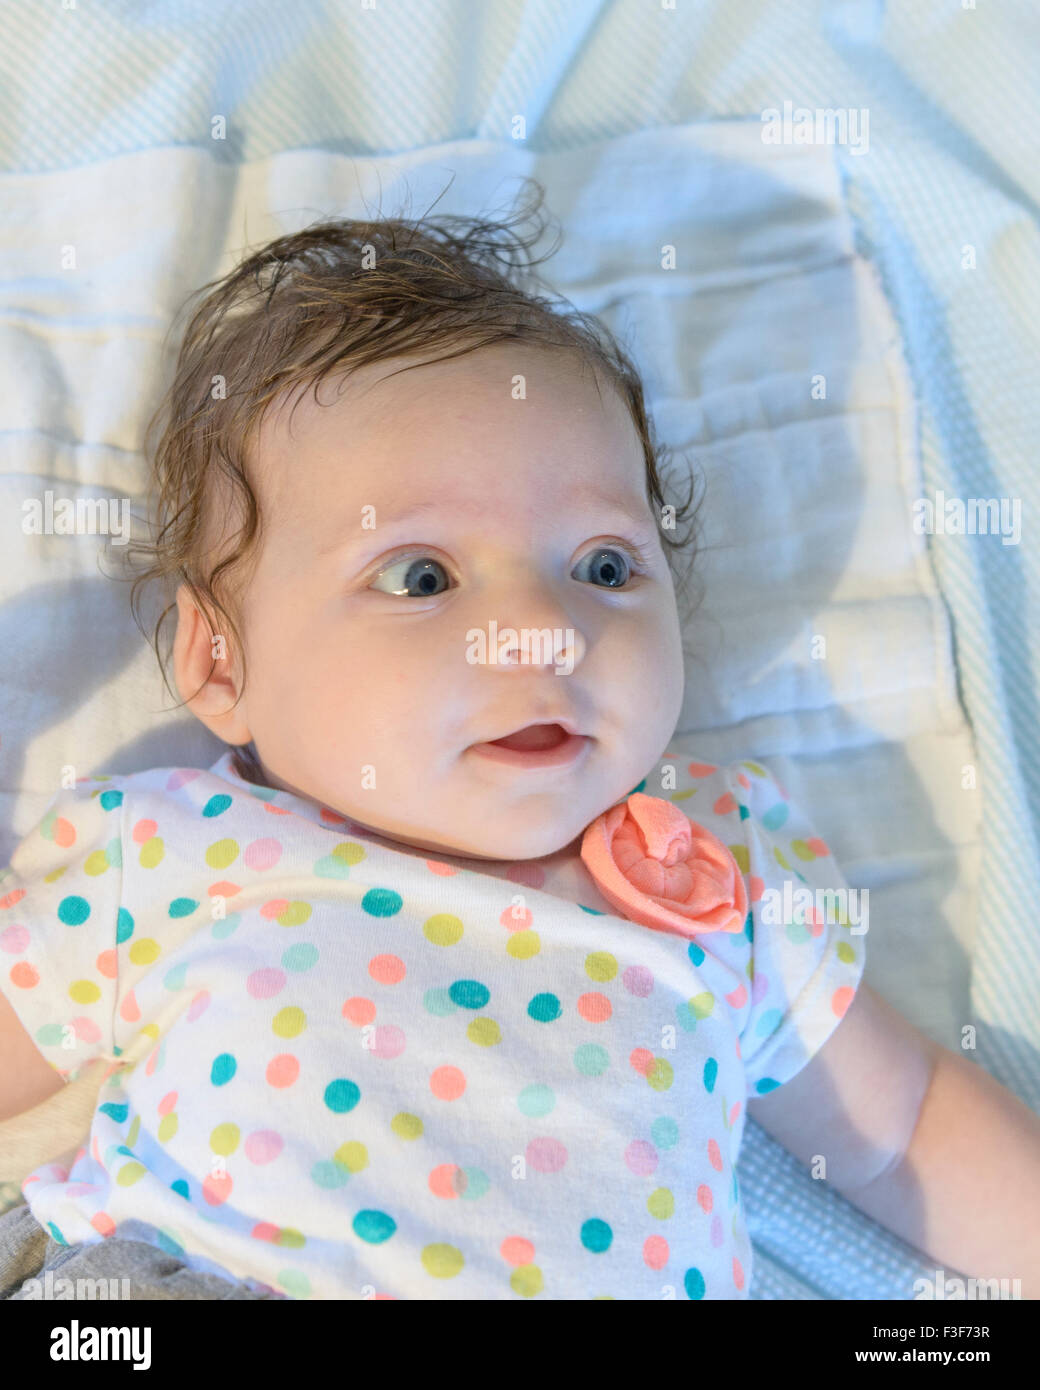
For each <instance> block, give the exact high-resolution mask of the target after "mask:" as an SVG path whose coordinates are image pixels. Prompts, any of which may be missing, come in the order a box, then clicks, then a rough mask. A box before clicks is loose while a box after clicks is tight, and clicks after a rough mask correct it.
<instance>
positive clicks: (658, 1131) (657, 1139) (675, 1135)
mask: <svg viewBox="0 0 1040 1390" xmlns="http://www.w3.org/2000/svg"><path fill="white" fill-rule="evenodd" d="M650 1138H651V1139H652V1140H653V1141H654V1143H655V1145H656V1146H657V1147H658V1148H659V1149H674V1148H675V1146H676V1144H677V1143H678V1142H679V1126H678V1125H677V1124H676V1123H675V1121H674V1120H673V1119H672V1117H671V1116H670V1115H659V1116H658V1117H657V1119H656V1120H655V1121H654V1122H653V1124H652V1125H651V1126H650Z"/></svg>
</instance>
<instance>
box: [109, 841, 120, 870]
mask: <svg viewBox="0 0 1040 1390" xmlns="http://www.w3.org/2000/svg"><path fill="white" fill-rule="evenodd" d="M105 858H106V859H107V860H108V862H109V863H110V864H111V865H112V867H113V868H114V869H121V868H122V867H123V846H122V844H121V842H120V841H119V840H109V842H108V844H107V845H106V846H105Z"/></svg>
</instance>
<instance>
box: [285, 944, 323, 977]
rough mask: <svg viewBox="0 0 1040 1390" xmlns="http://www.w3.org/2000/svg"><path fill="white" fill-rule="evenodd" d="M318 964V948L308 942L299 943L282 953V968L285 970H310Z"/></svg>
mask: <svg viewBox="0 0 1040 1390" xmlns="http://www.w3.org/2000/svg"><path fill="white" fill-rule="evenodd" d="M317 963H318V948H317V946H312V945H311V944H310V942H307V941H300V942H297V944H296V945H295V946H290V947H289V949H288V950H287V951H284V952H283V953H282V966H283V967H284V968H285V969H286V970H310V969H311V967H312V966H315V965H317Z"/></svg>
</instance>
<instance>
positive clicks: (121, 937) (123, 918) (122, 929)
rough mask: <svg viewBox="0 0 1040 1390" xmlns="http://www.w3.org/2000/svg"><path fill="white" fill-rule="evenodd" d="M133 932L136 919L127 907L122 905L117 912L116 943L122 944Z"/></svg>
mask: <svg viewBox="0 0 1040 1390" xmlns="http://www.w3.org/2000/svg"><path fill="white" fill-rule="evenodd" d="M133 934H134V919H133V918H132V917H131V916H130V914H129V912H127V910H126V908H125V907H121V908H120V909H119V912H118V913H117V914H116V945H117V946H122V944H123V942H124V941H129V940H130V938H131V937H132V936H133Z"/></svg>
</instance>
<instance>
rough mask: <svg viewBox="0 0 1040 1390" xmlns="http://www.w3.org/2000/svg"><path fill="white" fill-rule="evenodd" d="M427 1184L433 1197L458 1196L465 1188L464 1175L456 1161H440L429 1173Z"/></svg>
mask: <svg viewBox="0 0 1040 1390" xmlns="http://www.w3.org/2000/svg"><path fill="white" fill-rule="evenodd" d="M429 1186H430V1191H431V1192H432V1193H433V1195H434V1196H435V1197H458V1196H459V1194H460V1193H461V1192H465V1190H466V1175H465V1173H464V1172H463V1171H462V1169H461V1168H460V1167H459V1166H458V1164H457V1163H442V1164H440V1165H439V1167H437V1168H434V1170H433V1172H432V1173H431V1174H430V1177H429Z"/></svg>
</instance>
